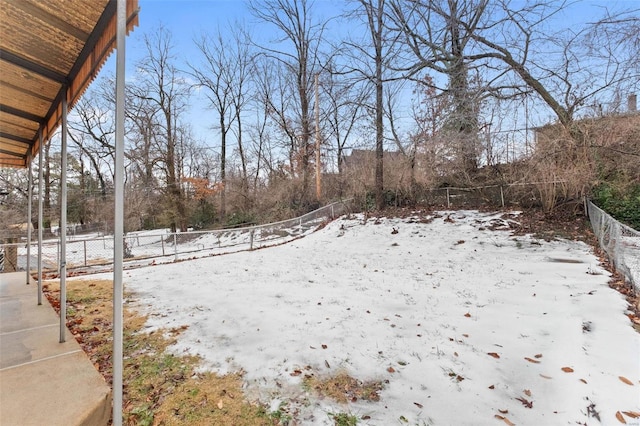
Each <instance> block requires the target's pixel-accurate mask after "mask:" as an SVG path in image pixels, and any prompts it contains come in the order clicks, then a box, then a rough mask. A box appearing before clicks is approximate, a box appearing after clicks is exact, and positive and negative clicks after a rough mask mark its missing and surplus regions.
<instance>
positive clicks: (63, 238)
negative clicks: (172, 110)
mask: <svg viewBox="0 0 640 426" xmlns="http://www.w3.org/2000/svg"><path fill="white" fill-rule="evenodd" d="M68 94H69V89H68V88H67V87H65V89H64V95H63V96H62V146H61V148H60V156H61V161H60V181H61V185H62V188H61V190H60V228H59V229H60V232H59V233H60V343H64V342H65V340H66V332H67V132H68V131H69V129H68V126H67V96H68Z"/></svg>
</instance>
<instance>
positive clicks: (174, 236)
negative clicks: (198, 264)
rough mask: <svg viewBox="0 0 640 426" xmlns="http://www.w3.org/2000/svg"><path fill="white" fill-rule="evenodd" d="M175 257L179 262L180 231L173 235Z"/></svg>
mask: <svg viewBox="0 0 640 426" xmlns="http://www.w3.org/2000/svg"><path fill="white" fill-rule="evenodd" d="M173 255H174V260H175V261H177V260H178V231H176V232H174V233H173Z"/></svg>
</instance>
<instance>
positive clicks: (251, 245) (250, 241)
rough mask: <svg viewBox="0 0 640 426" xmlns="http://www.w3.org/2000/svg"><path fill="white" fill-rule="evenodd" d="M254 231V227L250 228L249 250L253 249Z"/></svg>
mask: <svg viewBox="0 0 640 426" xmlns="http://www.w3.org/2000/svg"><path fill="white" fill-rule="evenodd" d="M254 232H255V230H254V229H252V230H251V232H250V233H249V250H253V233H254Z"/></svg>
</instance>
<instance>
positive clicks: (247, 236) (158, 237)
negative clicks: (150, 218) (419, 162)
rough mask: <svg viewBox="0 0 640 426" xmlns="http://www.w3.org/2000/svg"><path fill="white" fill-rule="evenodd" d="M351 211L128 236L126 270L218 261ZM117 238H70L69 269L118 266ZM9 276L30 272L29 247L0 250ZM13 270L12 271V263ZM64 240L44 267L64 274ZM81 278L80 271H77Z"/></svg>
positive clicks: (49, 244) (46, 247)
mask: <svg viewBox="0 0 640 426" xmlns="http://www.w3.org/2000/svg"><path fill="white" fill-rule="evenodd" d="M350 211H351V207H350V200H348V201H340V202H335V203H333V204H329V205H327V206H325V207H322V208H320V209H318V210H315V211H313V212H310V213H307V214H305V215H303V216H300V217H297V218H294V219H288V220H283V221H280V222H275V223H270V224H266V225H254V226H248V227H243V228H233V229H220V230H209V231H190V232H177V233H172V232H168V231H158V230H154V231H141V232H130V233H127V234H126V235H125V236H124V257H125V259H124V261H125V267H136V266H143V265H149V264H157V263H168V262H175V261H178V260H185V259H194V258H200V257H206V256H215V255H220V254H227V253H233V252H239V251H248V250H256V249H260V248H263V247H269V246H274V245H279V244H283V243H286V242H289V241H292V240H295V239H297V238H300V237H302V236H304V235H307V234H310V233H312V232H314V231H315V230H317V229H318V228H319V227H321V226H323V225H324V224H325V223H326V222H328V221H330V220H332V219H334V218H336V217H338V216H341V215H343V214H347V213H349V212H350ZM113 245H114V240H113V236H110V235H102V234H101V233H96V234H95V235H93V236H91V235H82V236H74V235H69V236H67V241H66V252H65V258H66V265H67V270H69V271H73V270H76V271H78V270H83V271H84V272H87V273H88V272H91V273H93V272H101V271H106V270H109V269H110V268H111V265H112V264H113ZM0 253H2V260H3V263H4V266H5V272H9V271H10V270H11V271H14V270H15V271H18V270H25V269H26V267H27V244H26V243H25V242H22V243H9V244H2V245H0ZM34 253H37V243H35V242H32V243H31V258H30V269H34V268H35V267H37V262H38V259H37V257H36V256H35V255H34ZM8 263H10V264H11V268H7V267H6V266H7V264H8ZM59 264H60V241H59V240H58V239H52V240H45V241H43V243H42V267H43V269H44V270H45V271H48V272H51V271H58V270H59V266H58V265H59ZM76 273H77V272H76Z"/></svg>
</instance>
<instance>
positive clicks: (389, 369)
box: [387, 367, 396, 373]
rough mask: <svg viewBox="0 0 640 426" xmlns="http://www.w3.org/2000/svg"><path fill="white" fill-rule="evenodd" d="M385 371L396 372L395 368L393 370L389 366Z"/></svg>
mask: <svg viewBox="0 0 640 426" xmlns="http://www.w3.org/2000/svg"><path fill="white" fill-rule="evenodd" d="M387 371H388V372H389V373H395V372H396V370H395V369H394V368H393V367H389V368H387Z"/></svg>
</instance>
